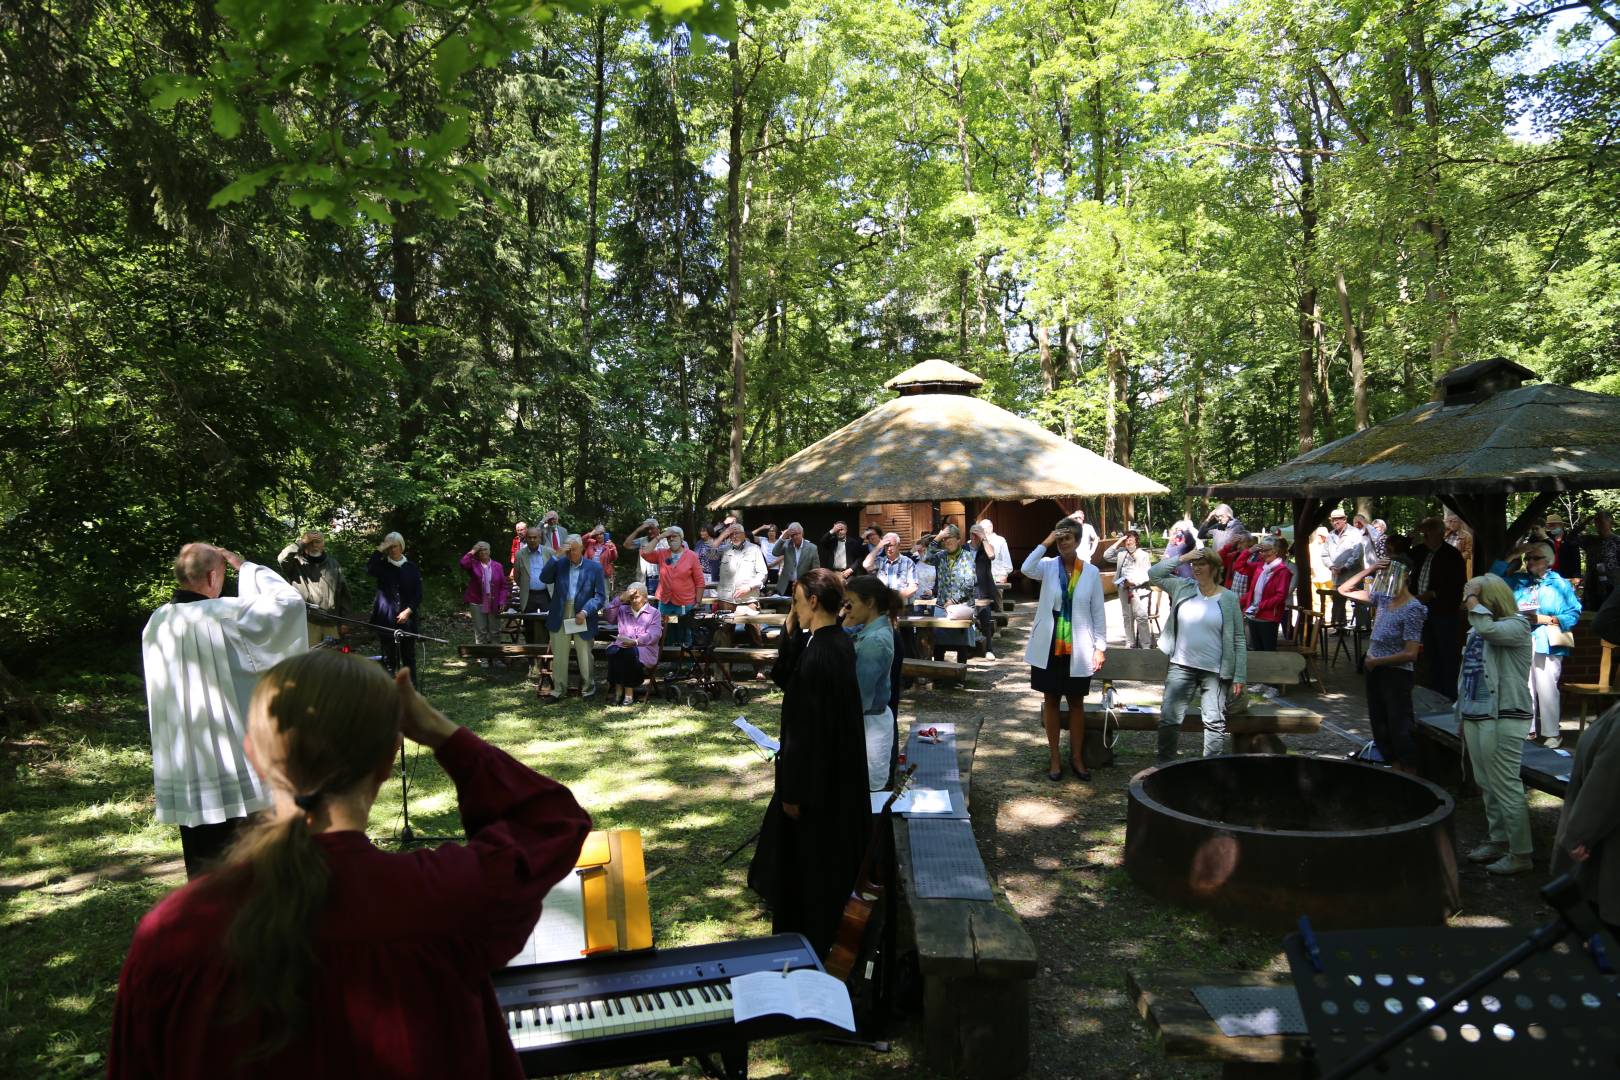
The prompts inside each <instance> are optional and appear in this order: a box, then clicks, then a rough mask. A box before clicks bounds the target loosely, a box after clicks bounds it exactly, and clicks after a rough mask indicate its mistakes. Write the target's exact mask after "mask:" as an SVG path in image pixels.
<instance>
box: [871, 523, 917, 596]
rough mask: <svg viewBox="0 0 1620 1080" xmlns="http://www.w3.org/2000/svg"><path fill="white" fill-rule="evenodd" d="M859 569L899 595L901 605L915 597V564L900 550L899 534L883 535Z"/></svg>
mask: <svg viewBox="0 0 1620 1080" xmlns="http://www.w3.org/2000/svg"><path fill="white" fill-rule="evenodd" d="M861 568H862V569H863V570H865V571H866V572H867V573H868V574H876V575H877V578H878V580H879V581H881V582H883V584H885V585H887V586H888V587H889V588H891V589H893V590H894V591H895V592H897V593H899V594H900V599H901V601H902V602H903V603H907V604H909V603H911V598H912V597H913V596H916V595H917V564H916V563H914V562H912V561H911V557H910V556H908V555H906V554H904V553H903V552H901V550H900V534H899V533H892V532H891V533H884V534H883V536H882V538H881V539H879V540H878V543H877V547H875V548H873V549H872V550H871V551H869V552H868V553H867V555H866V559H865V560H864V561H863V562H862V563H861Z"/></svg>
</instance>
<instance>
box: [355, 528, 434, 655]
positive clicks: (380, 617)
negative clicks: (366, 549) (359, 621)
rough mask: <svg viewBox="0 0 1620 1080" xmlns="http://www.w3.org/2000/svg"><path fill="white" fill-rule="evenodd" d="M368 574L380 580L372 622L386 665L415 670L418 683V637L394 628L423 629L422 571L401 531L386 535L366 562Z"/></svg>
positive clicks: (373, 603)
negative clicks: (398, 633) (407, 554)
mask: <svg viewBox="0 0 1620 1080" xmlns="http://www.w3.org/2000/svg"><path fill="white" fill-rule="evenodd" d="M366 573H368V574H370V575H371V576H372V577H373V578H375V579H376V580H377V598H376V600H374V601H373V602H372V605H371V625H372V626H375V627H376V628H377V644H378V645H379V646H381V648H382V657H383V666H384V667H386V668H387V669H388V670H389V671H390V672H394V671H398V670H399V669H400V668H402V667H407V668H410V669H411V684H412V685H413V686H414V685H415V684H416V639H415V638H414V637H399V636H396V635H395V633H394V631H396V630H404V631H407V632H409V633H411V634H415V633H418V632H419V627H420V626H421V621H420V614H421V613H420V611H419V610H418V609H420V608H421V606H422V572H421V571H420V570H418V569H417V568H416V564H415V563H414V562H412V561H411V560H409V559H407V558H406V557H405V538H404V537H402V536H400V535H399V533H397V532H391V533H389V534H388V535H387V536H385V537H383V540H382V543H380V544H378V545H377V550H376V551H374V552H372V553H371V559H370V561H368V562H367V563H366Z"/></svg>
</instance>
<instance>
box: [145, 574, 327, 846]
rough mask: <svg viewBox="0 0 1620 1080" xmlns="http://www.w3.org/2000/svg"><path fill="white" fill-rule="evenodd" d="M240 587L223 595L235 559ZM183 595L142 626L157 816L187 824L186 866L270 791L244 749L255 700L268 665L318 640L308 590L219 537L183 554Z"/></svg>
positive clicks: (183, 838) (223, 842) (220, 841)
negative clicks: (307, 609) (311, 634)
mask: <svg viewBox="0 0 1620 1080" xmlns="http://www.w3.org/2000/svg"><path fill="white" fill-rule="evenodd" d="M227 564H229V565H230V566H232V567H234V568H235V569H236V570H237V574H238V577H239V579H240V580H239V582H238V586H237V595H236V596H221V595H220V592H221V591H222V590H223V589H224V586H225V569H226V565H227ZM174 576H175V578H176V580H177V581H178V582H179V583H180V587H179V588H178V589H176V590H175V594H174V599H173V600H172V601H170V602H169V603H167V604H164V605H163V606H162V607H160V608H158V609H157V610H156V611H154V612H153V613H152V617H151V619H149V620H148V621H147V624H146V630H145V631H144V632H143V633H142V634H141V654H142V658H143V661H144V664H145V668H146V705H147V711H148V713H149V714H150V717H151V723H152V775H153V778H154V780H155V781H156V785H157V819H158V820H159V821H164V822H169V823H171V824H174V825H178V826H179V827H180V846H181V849H182V850H183V851H184V853H185V859H186V876H187V877H196V876H197V875H198V874H199V873H201V872H203V871H204V870H205V869H207V864H208V863H209V862H211V861H212V860H213V859H214V858H216V857H217V856H218V855H219V854H220V853H221V852H223V851H224V850H225V849H226V848H227V847H229V846H230V842H231V840H232V839H233V838H234V837H235V834H236V830H237V829H238V828H239V827H240V826H241V825H242V824H243V823H244V822H245V821H246V820H247V817H248V815H249V814H252V813H253V812H254V811H256V810H262V809H264V808H266V807H268V806H269V805H270V795H269V791H268V789H267V788H266V787H265V784H264V781H263V780H261V779H260V778H259V776H258V774H257V773H255V772H254V771H253V766H252V765H250V764H249V763H248V759H247V754H246V753H245V752H244V751H243V748H242V747H243V742H244V740H245V739H246V737H247V706H248V700H249V698H251V697H252V694H253V686H254V684H255V683H256V682H258V680H259V676H260V674H262V673H263V672H265V671H267V670H269V669H270V668H271V667H273V666H274V665H275V664H277V663H279V662H280V661H282V660H285V659H287V658H288V657H290V656H297V655H298V654H300V653H303V652H306V651H307V650H308V648H309V639H308V636H307V633H306V631H305V627H304V598H303V597H302V596H300V595H299V593H298V591H297V590H296V589H294V588H293V587H292V586H291V585H289V584H288V583H287V582H286V581H285V580H284V579H283V578H282V576H281V575H280V574H278V573H276V572H275V571H274V570H272V569H270V568H269V567H267V566H259V565H257V564H256V563H250V562H244V561H243V560H242V557H241V556H240V555H237V554H236V553H234V552H231V551H226V550H225V549H224V548H219V547H215V546H214V545H212V544H187V545H186V546H185V547H183V548H181V549H180V555H179V557H178V558H176V559H175V561H174Z"/></svg>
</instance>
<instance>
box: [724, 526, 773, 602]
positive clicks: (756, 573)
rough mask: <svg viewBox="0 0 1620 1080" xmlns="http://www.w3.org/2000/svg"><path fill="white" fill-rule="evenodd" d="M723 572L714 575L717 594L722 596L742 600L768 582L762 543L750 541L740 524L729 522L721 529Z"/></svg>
mask: <svg viewBox="0 0 1620 1080" xmlns="http://www.w3.org/2000/svg"><path fill="white" fill-rule="evenodd" d="M719 539H720V572H719V573H718V574H717V575H716V576H715V579H714V580H715V590H714V591H715V595H716V596H718V597H719V598H720V599H722V600H731V601H738V602H740V601H743V600H750V599H752V598H754V597H756V596H758V595H759V591H760V589H762V588H764V586H765V556H764V555H762V554H760V550H759V546H758V545H757V544H751V543H749V542H748V534H747V533H746V532H744V531H743V527H742V526H741V525H735V524H734V525H728V526H726V528H725V529H724V531H722V532H721V533H720V537H719Z"/></svg>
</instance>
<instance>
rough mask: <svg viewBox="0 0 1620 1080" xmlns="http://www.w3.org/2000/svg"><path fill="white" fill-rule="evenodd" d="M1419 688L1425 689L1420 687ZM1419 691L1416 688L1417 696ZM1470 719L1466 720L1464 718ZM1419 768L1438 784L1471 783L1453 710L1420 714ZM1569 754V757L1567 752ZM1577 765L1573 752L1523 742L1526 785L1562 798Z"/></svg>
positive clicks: (1521, 773) (1521, 772)
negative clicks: (1463, 758)
mask: <svg viewBox="0 0 1620 1080" xmlns="http://www.w3.org/2000/svg"><path fill="white" fill-rule="evenodd" d="M1418 692H1426V691H1424V688H1422V687H1419V688H1418ZM1415 696H1416V692H1414V697H1415ZM1463 722H1464V723H1467V721H1466V720H1465V721H1463ZM1417 737H1418V772H1419V773H1420V774H1421V775H1422V776H1423V777H1424V778H1425V779H1428V780H1433V781H1434V782H1435V783H1438V784H1443V785H1444V784H1457V785H1471V784H1472V783H1473V779H1472V777H1471V776H1469V775H1467V774H1466V773H1465V772H1464V771H1463V765H1462V739H1461V738H1460V737H1459V736H1458V735H1457V721H1455V720H1454V719H1452V716H1451V712H1450V711H1449V710H1448V711H1446V712H1443V713H1441V712H1430V713H1427V714H1424V713H1422V712H1419V713H1418V715H1417ZM1566 753H1567V754H1569V756H1568V757H1566V756H1565V754H1566ZM1574 765H1575V757H1574V754H1573V753H1572V752H1570V751H1565V752H1563V753H1560V752H1559V751H1557V750H1549V749H1547V748H1546V747H1545V746H1537V745H1536V744H1535V743H1532V742H1526V743H1525V744H1524V754H1523V756H1522V757H1521V758H1520V759H1519V779H1521V780H1523V781H1524V783H1525V786H1526V787H1533V788H1535V789H1536V790H1537V791H1545V792H1546V793H1547V794H1549V795H1556V796H1557V797H1558V798H1560V799H1562V798H1563V797H1564V795H1565V793H1566V792H1567V791H1568V790H1569V771H1570V769H1572V768H1573V767H1574Z"/></svg>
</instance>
